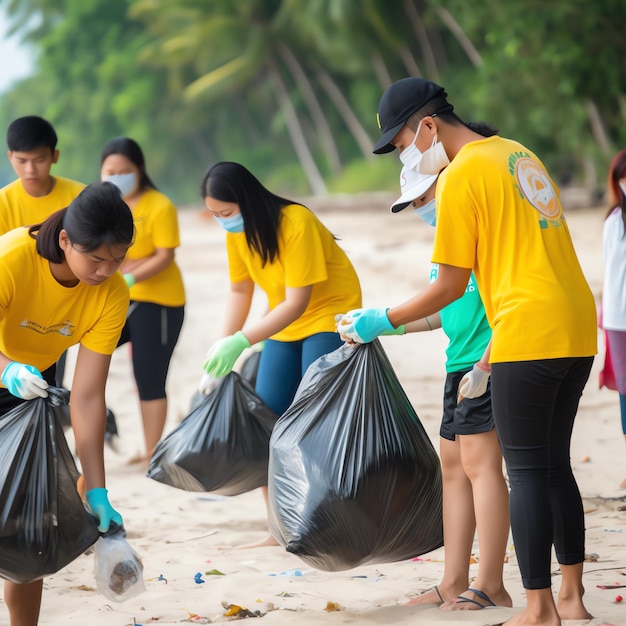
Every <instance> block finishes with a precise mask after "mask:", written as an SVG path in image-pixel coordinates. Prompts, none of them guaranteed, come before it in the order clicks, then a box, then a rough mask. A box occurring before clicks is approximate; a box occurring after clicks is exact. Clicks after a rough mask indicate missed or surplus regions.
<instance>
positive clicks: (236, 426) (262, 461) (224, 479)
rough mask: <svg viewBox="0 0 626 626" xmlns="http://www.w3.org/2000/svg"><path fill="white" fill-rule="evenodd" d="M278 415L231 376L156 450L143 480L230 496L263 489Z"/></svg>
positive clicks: (236, 375) (242, 383) (252, 391)
mask: <svg viewBox="0 0 626 626" xmlns="http://www.w3.org/2000/svg"><path fill="white" fill-rule="evenodd" d="M277 418H278V416H277V415H276V414H275V413H274V412H273V411H271V410H270V409H269V408H268V407H267V406H265V404H264V403H263V401H262V400H261V398H259V396H257V394H256V393H255V392H254V390H253V389H252V387H250V385H249V384H248V383H247V382H246V381H245V380H243V379H242V378H241V376H240V375H239V374H237V372H230V374H228V375H227V376H225V377H224V378H223V379H222V381H221V382H220V384H219V386H218V387H217V388H216V389H215V390H213V392H212V393H210V394H209V395H208V396H204V399H203V400H202V402H201V403H200V404H199V405H198V406H197V407H196V408H195V409H193V411H191V413H190V414H189V415H188V416H187V417H185V419H184V420H183V421H182V422H181V423H180V424H179V425H178V426H177V427H176V428H175V429H174V430H173V431H172V432H171V433H170V434H169V435H168V436H167V437H165V438H164V439H162V440H161V441H160V442H159V443H158V444H157V446H156V448H155V450H154V453H153V455H152V458H151V459H150V466H149V467H148V472H147V476H148V478H153V479H154V480H156V481H158V482H161V483H164V484H166V485H171V486H172V487H176V488H177V489H183V490H185V491H205V492H212V493H217V494H221V495H224V496H235V495H237V494H240V493H244V492H246V491H251V490H252V489H256V488H257V487H262V486H263V485H267V466H268V461H269V439H270V435H271V433H272V428H273V427H274V424H275V422H276V420H277Z"/></svg>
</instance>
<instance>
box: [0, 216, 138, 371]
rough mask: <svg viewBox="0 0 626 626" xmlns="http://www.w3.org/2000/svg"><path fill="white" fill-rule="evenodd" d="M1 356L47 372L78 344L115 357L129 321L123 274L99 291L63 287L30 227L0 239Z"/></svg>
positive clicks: (113, 277) (104, 284)
mask: <svg viewBox="0 0 626 626" xmlns="http://www.w3.org/2000/svg"><path fill="white" fill-rule="evenodd" d="M0 275H1V276H2V280H0V352H2V353H3V354H4V355H6V356H7V357H9V358H10V359H12V360H14V361H18V362H20V363H27V364H28V365H34V366H35V367H36V368H37V369H39V371H44V370H45V369H47V368H49V367H50V366H51V365H52V364H53V363H56V362H57V360H58V359H59V357H60V356H61V354H63V352H65V350H67V349H68V348H69V347H70V346H73V345H75V344H77V343H80V344H82V345H83V346H85V347H86V348H89V349H90V350H92V351H94V352H98V353H100V354H112V353H113V351H114V350H115V347H116V346H117V342H118V340H119V337H120V333H121V331H122V327H123V326H124V322H125V320H126V311H127V309H128V301H129V297H128V289H127V287H126V283H125V282H124V279H123V278H122V275H121V274H120V273H119V272H116V273H115V274H113V275H112V276H111V277H110V278H108V279H107V280H106V281H104V283H102V284H100V285H97V286H90V285H85V284H84V283H78V285H76V286H75V287H64V286H63V285H60V284H59V283H58V282H57V281H56V280H55V279H54V277H53V276H52V272H51V271H50V263H49V261H48V260H47V259H44V258H43V257H42V256H40V255H39V254H38V253H37V250H36V248H35V240H34V239H33V238H32V237H30V235H29V234H28V229H27V228H18V229H16V230H13V231H11V232H9V233H6V234H4V235H2V236H1V237H0Z"/></svg>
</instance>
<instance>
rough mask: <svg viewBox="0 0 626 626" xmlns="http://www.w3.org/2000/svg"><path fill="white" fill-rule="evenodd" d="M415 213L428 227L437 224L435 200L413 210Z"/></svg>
mask: <svg viewBox="0 0 626 626" xmlns="http://www.w3.org/2000/svg"><path fill="white" fill-rule="evenodd" d="M415 212H416V213H417V214H418V215H419V216H420V217H421V218H422V219H423V220H424V221H425V222H426V223H427V224H429V225H430V226H434V225H435V224H436V223H437V204H436V202H435V198H433V199H432V200H431V201H430V202H427V203H426V204H425V205H424V206H421V207H420V208H419V209H415Z"/></svg>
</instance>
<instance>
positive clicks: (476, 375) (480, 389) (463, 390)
mask: <svg viewBox="0 0 626 626" xmlns="http://www.w3.org/2000/svg"><path fill="white" fill-rule="evenodd" d="M487 367H489V366H487ZM490 374H491V367H489V369H485V366H484V365H481V364H480V363H476V364H475V365H474V367H473V368H472V369H471V370H470V371H469V372H467V374H465V376H463V378H461V382H460V383H459V396H458V400H457V402H461V400H463V398H478V397H480V396H482V395H483V394H484V393H485V391H487V384H488V383H489V375H490Z"/></svg>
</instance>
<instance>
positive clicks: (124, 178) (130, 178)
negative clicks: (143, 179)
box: [102, 172, 137, 198]
mask: <svg viewBox="0 0 626 626" xmlns="http://www.w3.org/2000/svg"><path fill="white" fill-rule="evenodd" d="M102 180H103V181H106V180H108V181H109V182H110V183H113V184H114V185H115V186H116V187H117V188H118V189H119V190H120V193H121V194H122V198H126V197H127V196H129V195H130V194H131V193H133V191H135V187H137V175H136V174H135V173H134V172H130V173H129V174H111V175H110V176H105V177H104V178H103V179H102Z"/></svg>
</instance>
